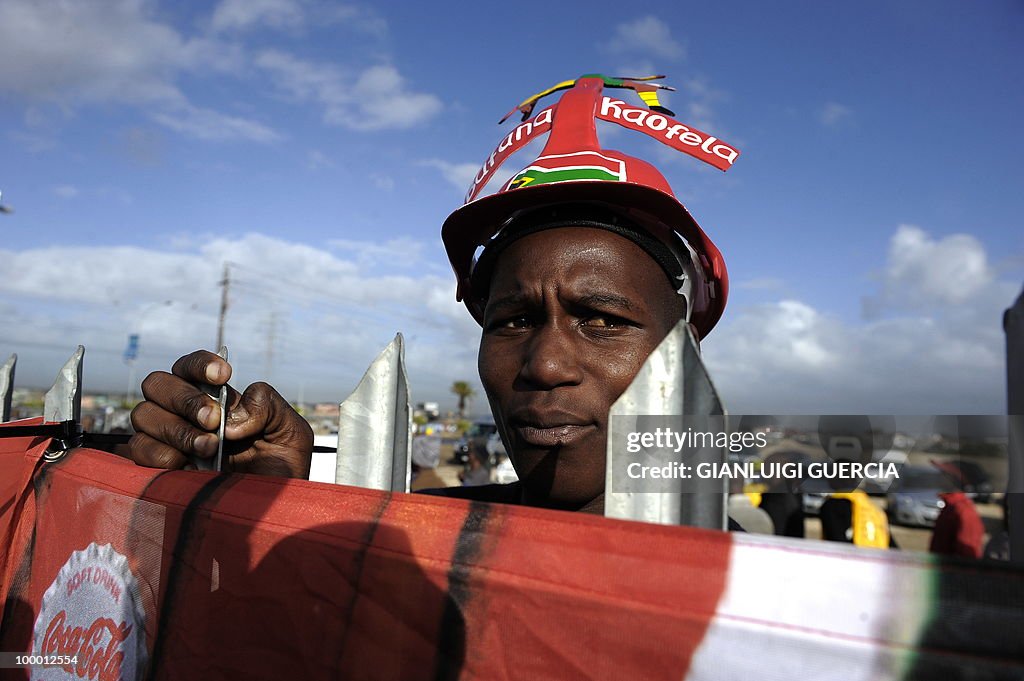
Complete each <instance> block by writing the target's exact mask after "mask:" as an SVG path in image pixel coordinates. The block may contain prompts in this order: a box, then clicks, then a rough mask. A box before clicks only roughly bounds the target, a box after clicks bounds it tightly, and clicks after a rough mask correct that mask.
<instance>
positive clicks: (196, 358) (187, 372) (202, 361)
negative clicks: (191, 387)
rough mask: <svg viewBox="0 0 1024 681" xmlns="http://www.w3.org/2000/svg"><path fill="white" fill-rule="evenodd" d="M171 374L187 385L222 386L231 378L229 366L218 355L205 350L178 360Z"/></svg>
mask: <svg viewBox="0 0 1024 681" xmlns="http://www.w3.org/2000/svg"><path fill="white" fill-rule="evenodd" d="M171 373H172V374H174V375H175V376H179V377H181V378H183V379H185V380H186V381H188V382H189V383H209V384H210V385H224V384H225V383H227V382H228V380H230V378H231V365H230V364H228V363H227V361H225V360H224V359H223V358H222V357H220V355H216V354H214V353H212V352H209V351H207V350H196V351H195V352H193V353H190V354H188V355H185V356H184V357H181V358H179V359H178V361H177V362H175V363H174V366H172V367H171Z"/></svg>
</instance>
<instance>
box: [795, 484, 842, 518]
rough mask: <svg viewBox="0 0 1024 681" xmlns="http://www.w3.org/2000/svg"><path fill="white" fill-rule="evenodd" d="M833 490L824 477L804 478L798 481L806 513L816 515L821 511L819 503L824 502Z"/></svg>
mask: <svg viewBox="0 0 1024 681" xmlns="http://www.w3.org/2000/svg"><path fill="white" fill-rule="evenodd" d="M834 491H835V490H834V489H832V487H831V485H829V484H828V480H826V479H825V478H805V479H804V481H803V482H802V483H800V492H801V494H802V496H803V506H804V513H806V514H807V515H818V513H819V512H820V511H821V505H822V504H824V503H825V500H826V499H828V498H829V495H831V494H832V493H833V492H834Z"/></svg>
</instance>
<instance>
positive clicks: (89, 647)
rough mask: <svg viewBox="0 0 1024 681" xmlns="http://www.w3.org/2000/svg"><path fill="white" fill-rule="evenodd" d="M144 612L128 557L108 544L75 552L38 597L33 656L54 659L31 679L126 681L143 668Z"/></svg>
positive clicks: (39, 669)
mask: <svg viewBox="0 0 1024 681" xmlns="http://www.w3.org/2000/svg"><path fill="white" fill-rule="evenodd" d="M144 623H145V612H144V611H143V609H142V606H141V604H140V600H139V594H138V587H137V584H136V581H135V577H134V575H132V572H131V570H130V569H129V567H128V561H127V559H126V558H125V557H124V556H122V555H121V554H119V553H118V552H117V551H115V550H114V549H113V548H112V547H111V546H110V545H109V544H105V545H102V546H100V545H97V544H95V543H94V544H90V545H89V546H88V548H86V549H85V550H83V551H75V552H74V553H72V554H71V556H70V557H69V558H68V561H67V562H66V563H65V564H64V566H63V567H62V568H61V569H60V572H59V573H58V575H57V577H56V579H54V581H53V583H52V584H51V585H50V588H49V589H47V591H46V593H45V594H44V595H43V602H42V606H41V608H40V611H39V615H38V617H37V618H36V625H35V632H34V637H33V642H32V652H33V653H34V654H36V655H42V656H47V657H50V658H56V659H59V660H61V661H62V662H63V663H62V664H61V665H59V666H51V667H40V668H37V669H35V670H34V671H33V673H32V678H33V679H44V680H45V679H76V678H77V679H90V680H91V681H93V680H94V681H121V680H124V681H131V680H134V679H139V678H141V677H142V673H143V671H144V669H145V661H146V657H147V655H146V646H145V634H144V631H143V629H144Z"/></svg>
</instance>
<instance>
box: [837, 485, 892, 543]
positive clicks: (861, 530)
mask: <svg viewBox="0 0 1024 681" xmlns="http://www.w3.org/2000/svg"><path fill="white" fill-rule="evenodd" d="M832 497H833V498H835V499H846V500H847V501H849V502H850V506H851V508H852V518H851V523H852V525H853V543H854V544H855V545H856V546H868V547H871V548H876V549H887V548H889V521H888V519H887V518H886V517H885V513H884V512H883V511H882V509H880V508H878V507H877V506H875V504H874V503H873V502H872V501H871V499H870V498H869V497H868V495H867V494H865V493H864V492H862V491H860V490H859V489H855V490H853V491H852V492H835V493H833V494H832Z"/></svg>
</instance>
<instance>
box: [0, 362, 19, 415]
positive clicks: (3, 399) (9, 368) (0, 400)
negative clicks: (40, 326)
mask: <svg viewBox="0 0 1024 681" xmlns="http://www.w3.org/2000/svg"><path fill="white" fill-rule="evenodd" d="M17 364H18V356H17V355H14V354H12V355H11V356H10V357H9V358H7V361H6V362H4V363H3V365H0V423H4V422H5V421H9V420H10V419H11V398H12V397H13V395H14V369H15V368H16V367H17Z"/></svg>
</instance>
